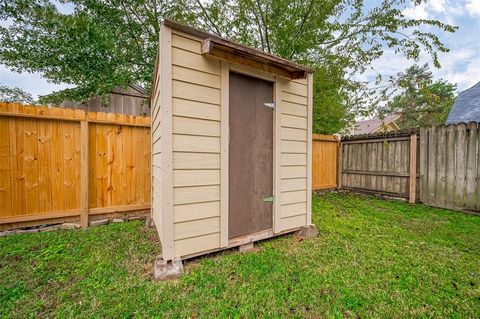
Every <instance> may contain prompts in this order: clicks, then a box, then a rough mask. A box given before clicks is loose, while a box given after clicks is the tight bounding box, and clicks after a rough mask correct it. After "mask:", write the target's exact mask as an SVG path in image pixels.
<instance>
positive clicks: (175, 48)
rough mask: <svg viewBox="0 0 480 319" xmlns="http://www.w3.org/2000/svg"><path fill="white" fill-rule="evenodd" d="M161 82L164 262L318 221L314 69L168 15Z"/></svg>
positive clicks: (157, 86) (158, 146)
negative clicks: (315, 211) (314, 203)
mask: <svg viewBox="0 0 480 319" xmlns="http://www.w3.org/2000/svg"><path fill="white" fill-rule="evenodd" d="M153 78H154V80H153V83H152V92H151V102H152V103H151V105H152V156H153V158H152V165H153V166H152V178H153V180H152V183H153V184H152V185H153V190H152V196H153V198H152V217H153V220H154V222H155V226H156V228H157V231H158V234H159V237H160V241H161V246H162V247H161V248H162V256H161V258H162V259H163V261H165V262H166V261H171V260H179V259H180V260H181V259H187V258H190V257H194V256H198V255H202V254H206V253H209V252H213V251H217V250H221V249H226V248H230V247H235V246H240V245H245V244H248V243H252V242H254V241H257V240H261V239H265V238H269V237H272V236H276V235H279V234H284V233H288V232H293V231H298V230H300V229H302V228H308V227H307V226H310V225H311V189H312V177H311V172H312V169H311V155H312V148H311V145H312V143H311V141H312V70H311V69H309V68H307V67H304V66H302V65H299V64H296V63H293V62H290V61H287V60H284V59H281V58H279V57H276V56H273V55H270V54H267V53H265V52H262V51H258V50H256V49H252V48H249V47H245V46H242V45H239V44H236V43H234V42H232V41H230V40H227V39H224V38H220V37H218V36H215V35H212V34H209V33H206V32H203V31H200V30H197V29H194V28H191V27H187V26H185V25H182V24H178V23H176V22H173V21H168V20H167V21H164V23H163V26H162V28H161V33H160V44H159V49H158V57H157V63H156V67H155V71H154V77H153Z"/></svg>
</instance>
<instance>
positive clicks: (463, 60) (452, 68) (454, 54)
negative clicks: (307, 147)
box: [0, 0, 480, 98]
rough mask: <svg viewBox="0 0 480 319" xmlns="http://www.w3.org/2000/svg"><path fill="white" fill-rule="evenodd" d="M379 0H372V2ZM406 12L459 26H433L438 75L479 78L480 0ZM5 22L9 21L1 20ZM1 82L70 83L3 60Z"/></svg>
mask: <svg viewBox="0 0 480 319" xmlns="http://www.w3.org/2000/svg"><path fill="white" fill-rule="evenodd" d="M379 1H380V0H369V1H367V2H370V5H374V4H375V3H378V2H379ZM71 9H72V8H71V7H68V6H65V5H63V6H62V8H61V10H62V11H71ZM403 13H404V15H405V16H407V17H410V18H417V19H438V20H440V21H442V22H446V23H449V24H452V25H456V26H458V27H459V29H458V31H457V32H455V33H453V34H451V33H445V32H443V31H441V30H439V29H435V28H433V29H432V31H434V32H435V33H436V34H437V35H438V36H439V38H440V40H441V41H442V42H443V43H444V44H445V45H446V46H447V47H448V48H449V49H450V52H448V53H442V54H440V56H439V58H440V63H441V65H442V68H440V69H435V68H433V67H432V71H433V75H434V77H435V79H440V78H442V79H444V80H447V81H449V82H451V83H456V84H457V85H458V91H459V92H460V91H463V90H466V89H468V88H469V87H471V86H472V85H474V84H475V83H477V82H479V81H480V0H430V1H429V2H428V3H424V4H422V5H420V6H413V5H410V6H408V7H407V8H405V9H404V10H403ZM0 23H1V24H2V25H6V24H7V23H8V22H0ZM431 62H432V61H431V58H430V57H429V56H428V55H426V54H425V55H424V56H423V57H422V58H421V61H420V63H422V64H423V63H429V64H430V65H432V63H431ZM412 64H413V62H412V61H409V60H407V59H406V58H404V57H402V56H399V55H395V53H394V52H393V51H391V50H387V51H385V53H384V56H383V57H382V58H380V59H378V60H377V61H375V62H374V64H373V67H374V69H375V70H376V71H377V72H379V73H380V74H382V75H384V76H390V75H395V74H396V73H398V72H401V71H404V70H405V69H406V68H407V67H408V66H410V65H412ZM359 77H360V78H361V79H364V80H367V81H371V82H372V83H373V82H374V80H375V77H376V73H375V72H374V71H367V72H366V73H364V74H363V75H360V76H359ZM0 84H2V85H7V86H10V87H19V88H21V89H23V90H25V91H27V92H29V93H31V94H32V95H33V96H34V98H36V97H38V96H39V95H45V94H49V93H51V92H53V91H56V90H61V89H64V88H66V87H69V86H68V85H65V84H54V83H51V82H49V81H47V80H46V79H45V78H43V77H42V75H41V74H38V73H34V74H31V73H22V74H19V73H15V72H12V71H10V70H9V69H8V68H6V67H5V66H3V65H1V63H0Z"/></svg>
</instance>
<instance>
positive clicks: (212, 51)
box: [163, 20, 313, 79]
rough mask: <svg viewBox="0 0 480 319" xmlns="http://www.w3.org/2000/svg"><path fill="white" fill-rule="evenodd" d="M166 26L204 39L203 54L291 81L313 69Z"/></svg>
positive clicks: (172, 24)
mask: <svg viewBox="0 0 480 319" xmlns="http://www.w3.org/2000/svg"><path fill="white" fill-rule="evenodd" d="M163 24H164V25H166V26H168V27H171V28H172V29H176V30H179V31H182V32H185V33H188V34H191V35H193V36H197V37H199V38H201V39H203V42H202V54H203V55H205V56H211V57H214V58H217V59H221V60H226V61H230V62H233V63H237V64H241V65H246V66H249V67H252V68H255V69H259V70H261V71H264V72H268V73H273V74H277V75H280V76H282V77H286V78H290V79H303V78H306V77H307V74H308V73H312V72H313V69H312V68H309V67H306V66H303V65H301V64H298V63H295V62H292V61H289V60H286V59H283V58H280V57H277V56H275V55H272V54H269V53H266V52H264V51H261V50H257V49H254V48H251V47H247V46H244V45H241V44H238V43H235V42H233V41H231V40H229V39H225V38H222V37H219V36H216V35H214V34H210V33H207V32H204V31H201V30H198V29H195V28H192V27H189V26H186V25H183V24H181V23H178V22H175V21H172V20H165V21H164V22H163Z"/></svg>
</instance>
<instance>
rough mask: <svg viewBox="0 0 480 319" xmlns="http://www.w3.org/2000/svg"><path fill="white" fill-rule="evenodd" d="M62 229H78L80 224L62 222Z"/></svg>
mask: <svg viewBox="0 0 480 319" xmlns="http://www.w3.org/2000/svg"><path fill="white" fill-rule="evenodd" d="M62 229H65V230H67V229H80V224H75V223H63V224H62Z"/></svg>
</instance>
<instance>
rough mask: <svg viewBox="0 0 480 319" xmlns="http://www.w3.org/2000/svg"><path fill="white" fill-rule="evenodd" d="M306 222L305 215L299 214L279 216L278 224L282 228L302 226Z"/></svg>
mask: <svg viewBox="0 0 480 319" xmlns="http://www.w3.org/2000/svg"><path fill="white" fill-rule="evenodd" d="M306 223H307V215H306V214H305V215H299V216H292V217H285V218H280V225H281V229H282V230H286V229H292V228H298V227H303V226H305V225H306Z"/></svg>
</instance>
